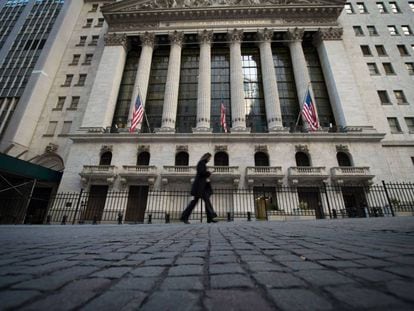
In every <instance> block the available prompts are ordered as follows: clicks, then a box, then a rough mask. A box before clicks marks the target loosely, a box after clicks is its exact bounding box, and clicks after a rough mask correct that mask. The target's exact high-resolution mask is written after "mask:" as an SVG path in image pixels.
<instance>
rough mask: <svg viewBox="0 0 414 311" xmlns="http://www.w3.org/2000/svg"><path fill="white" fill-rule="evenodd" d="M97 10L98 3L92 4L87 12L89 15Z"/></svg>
mask: <svg viewBox="0 0 414 311" xmlns="http://www.w3.org/2000/svg"><path fill="white" fill-rule="evenodd" d="M98 9H99V4H98V3H93V4H92V7H91V9H90V10H89V13H94V12H97V11H98Z"/></svg>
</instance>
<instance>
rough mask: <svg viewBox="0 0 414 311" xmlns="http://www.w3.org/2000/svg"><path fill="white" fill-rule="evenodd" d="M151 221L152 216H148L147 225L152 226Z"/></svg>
mask: <svg viewBox="0 0 414 311" xmlns="http://www.w3.org/2000/svg"><path fill="white" fill-rule="evenodd" d="M151 220H152V214H148V223H149V224H152V222H151Z"/></svg>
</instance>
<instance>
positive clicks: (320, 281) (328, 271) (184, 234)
mask: <svg viewBox="0 0 414 311" xmlns="http://www.w3.org/2000/svg"><path fill="white" fill-rule="evenodd" d="M74 237H76V238H74ZM0 245H1V249H2V251H1V253H0V309H2V310H3V309H4V310H46V309H48V310H114V309H118V310H122V311H126V310H138V309H139V310H192V311H193V310H202V311H206V310H349V311H350V310H356V309H357V310H412V309H414V298H413V295H412V288H414V217H395V218H375V219H374V218H369V219H337V220H319V221H295V222H254V221H252V222H235V223H227V222H219V223H217V224H208V225H207V224H192V225H184V224H168V225H136V226H127V225H123V226H119V225H99V226H92V225H75V226H69V225H67V226H54V225H52V226H0Z"/></svg>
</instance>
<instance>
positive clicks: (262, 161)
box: [254, 152, 269, 166]
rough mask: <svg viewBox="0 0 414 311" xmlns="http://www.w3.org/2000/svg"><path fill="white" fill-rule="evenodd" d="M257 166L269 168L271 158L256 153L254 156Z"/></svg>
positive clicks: (261, 153)
mask: <svg viewBox="0 0 414 311" xmlns="http://www.w3.org/2000/svg"><path fill="white" fill-rule="evenodd" d="M254 165H255V166H269V156H268V155H267V154H266V153H264V152H256V153H255V154H254Z"/></svg>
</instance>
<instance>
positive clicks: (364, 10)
mask: <svg viewBox="0 0 414 311" xmlns="http://www.w3.org/2000/svg"><path fill="white" fill-rule="evenodd" d="M357 7H358V12H359V13H361V14H365V13H368V11H367V8H366V7H365V4H364V3H363V2H357Z"/></svg>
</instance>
